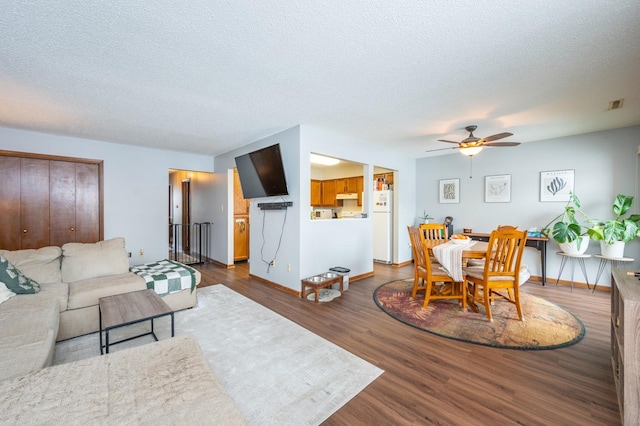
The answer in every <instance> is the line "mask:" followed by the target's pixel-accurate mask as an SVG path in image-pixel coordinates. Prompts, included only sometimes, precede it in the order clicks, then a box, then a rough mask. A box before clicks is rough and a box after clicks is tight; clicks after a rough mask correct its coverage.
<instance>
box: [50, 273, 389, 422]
mask: <svg viewBox="0 0 640 426" xmlns="http://www.w3.org/2000/svg"><path fill="white" fill-rule="evenodd" d="M148 329H149V324H148V322H147V323H146V324H137V325H134V326H129V327H126V328H122V329H118V330H116V331H118V332H119V333H115V331H114V332H112V333H111V337H112V339H113V340H118V339H120V338H122V337H127V336H130V335H135V334H139V333H140V332H142V331H145V330H148ZM155 329H156V334H157V335H158V337H159V338H160V339H165V338H170V335H171V332H170V320H169V318H168V317H164V318H160V319H157V320H155ZM175 333H176V335H181V334H186V333H190V334H192V335H193V336H195V338H196V339H197V341H198V343H199V344H200V346H201V347H202V350H203V352H204V353H205V356H206V358H207V360H208V361H209V364H210V365H211V368H212V369H213V371H214V372H215V373H216V375H217V376H218V378H219V380H220V381H221V382H222V384H223V387H224V388H225V390H226V391H227V392H228V393H229V395H230V396H231V397H232V398H233V399H234V400H235V401H236V403H237V404H238V405H239V406H240V408H241V410H242V412H243V414H244V415H245V417H246V419H247V423H248V424H250V425H317V424H320V423H321V422H322V421H324V420H326V419H327V418H329V417H330V416H331V414H333V413H334V412H336V411H337V410H338V409H340V407H342V406H343V405H344V404H346V403H347V402H348V401H349V400H350V399H351V398H353V397H354V396H355V395H357V394H358V393H359V392H360V391H362V390H363V389H364V388H365V387H366V386H368V385H369V384H370V383H371V382H372V381H374V380H375V379H376V378H377V377H378V376H380V375H381V374H382V373H383V370H381V369H379V368H378V367H376V366H374V365H372V364H371V363H369V362H367V361H365V360H363V359H361V358H359V357H357V356H355V355H353V354H352V353H350V352H348V351H346V350H344V349H342V348H340V347H339V346H337V345H334V344H333V343H331V342H329V341H327V340H325V339H323V338H321V337H320V336H318V335H316V334H314V333H312V332H310V331H308V330H306V329H305V328H303V327H300V326H299V325H297V324H295V323H294V322H292V321H290V320H288V319H286V318H284V317H282V316H281V315H278V314H277V313H275V312H273V311H271V310H269V309H267V308H265V307H264V306H262V305H260V304H258V303H256V302H254V301H252V300H250V299H248V298H246V297H244V296H242V295H240V294H238V293H236V292H235V291H233V290H231V289H229V288H228V287H226V286H224V285H222V284H217V285H214V286H209V287H204V288H202V289H198V304H197V306H196V307H194V308H193V309H187V310H184V311H179V312H176V313H175ZM118 334H119V335H118ZM151 341H153V338H152V337H151V336H146V337H142V338H140V339H135V340H131V341H128V342H124V343H121V344H118V345H114V346H113V347H111V348H110V351H111V352H115V351H119V350H124V349H126V348H128V347H132V346H137V345H141V344H145V343H148V342H151ZM99 354H100V343H99V335H98V333H93V334H90V335H86V336H81V337H76V338H74V339H69V340H66V341H62V342H59V343H58V344H57V345H56V352H55V358H54V364H62V363H66V362H71V361H75V360H77V359H84V358H88V357H91V356H99ZM185 421H186V422H188V419H185Z"/></svg>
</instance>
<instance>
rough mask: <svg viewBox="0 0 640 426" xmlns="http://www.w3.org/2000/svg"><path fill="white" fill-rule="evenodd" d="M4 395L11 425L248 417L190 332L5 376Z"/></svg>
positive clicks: (231, 421) (234, 421)
mask: <svg viewBox="0 0 640 426" xmlns="http://www.w3.org/2000/svg"><path fill="white" fill-rule="evenodd" d="M0 394H1V395H2V396H3V397H2V398H0V412H1V413H2V420H3V422H4V423H8V424H33V425H38V424H54V425H64V424H67V425H75V424H83V425H84V424H90V425H119V424H126V425H138V424H143V425H180V424H196V425H216V424H217V425H229V426H231V425H244V424H246V423H245V419H244V415H243V413H242V411H241V410H240V407H239V406H238V405H237V403H236V402H235V401H234V400H233V399H232V398H231V397H230V396H229V394H228V393H227V392H226V390H225V388H224V386H223V383H222V382H221V381H220V380H219V379H218V378H217V377H216V375H215V373H214V372H213V370H211V367H210V366H209V364H208V362H207V359H206V358H205V357H204V355H203V353H202V349H200V347H199V345H198V343H197V342H196V340H195V338H193V337H192V336H189V335H185V336H177V337H174V338H172V339H165V340H161V341H159V342H154V343H150V344H147V345H142V346H138V347H135V348H131V349H125V350H120V351H117V352H114V353H110V354H107V355H104V356H95V357H91V358H87V359H83V360H79V361H74V362H71V363H68V364H62V365H57V366H54V367H51V368H46V369H44V370H41V371H38V372H37V373H33V374H29V375H27V376H25V377H19V378H15V379H11V380H5V381H3V382H0Z"/></svg>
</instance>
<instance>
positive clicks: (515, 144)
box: [482, 142, 520, 146]
mask: <svg viewBox="0 0 640 426" xmlns="http://www.w3.org/2000/svg"><path fill="white" fill-rule="evenodd" d="M518 145H520V142H487V143H483V144H482V146H518Z"/></svg>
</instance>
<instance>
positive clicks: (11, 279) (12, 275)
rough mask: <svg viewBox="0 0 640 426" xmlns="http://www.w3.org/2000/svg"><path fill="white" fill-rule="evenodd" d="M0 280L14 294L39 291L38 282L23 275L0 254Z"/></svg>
mask: <svg viewBox="0 0 640 426" xmlns="http://www.w3.org/2000/svg"><path fill="white" fill-rule="evenodd" d="M0 282H1V283H3V284H4V285H5V286H7V288H8V289H10V290H11V291H12V292H14V293H16V294H34V293H37V292H39V291H40V286H39V285H38V283H37V282H36V281H34V280H32V279H31V278H29V277H27V276H25V275H24V274H23V273H22V272H20V270H19V269H18V268H16V267H15V266H13V265H12V264H11V262H9V260H7V258H6V257H4V256H3V255H1V254H0Z"/></svg>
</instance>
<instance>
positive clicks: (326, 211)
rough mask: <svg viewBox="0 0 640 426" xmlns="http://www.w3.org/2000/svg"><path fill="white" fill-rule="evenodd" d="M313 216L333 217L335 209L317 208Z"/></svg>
mask: <svg viewBox="0 0 640 426" xmlns="http://www.w3.org/2000/svg"><path fill="white" fill-rule="evenodd" d="M313 217H314V218H315V219H332V218H333V210H331V209H315V210H314V211H313Z"/></svg>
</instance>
